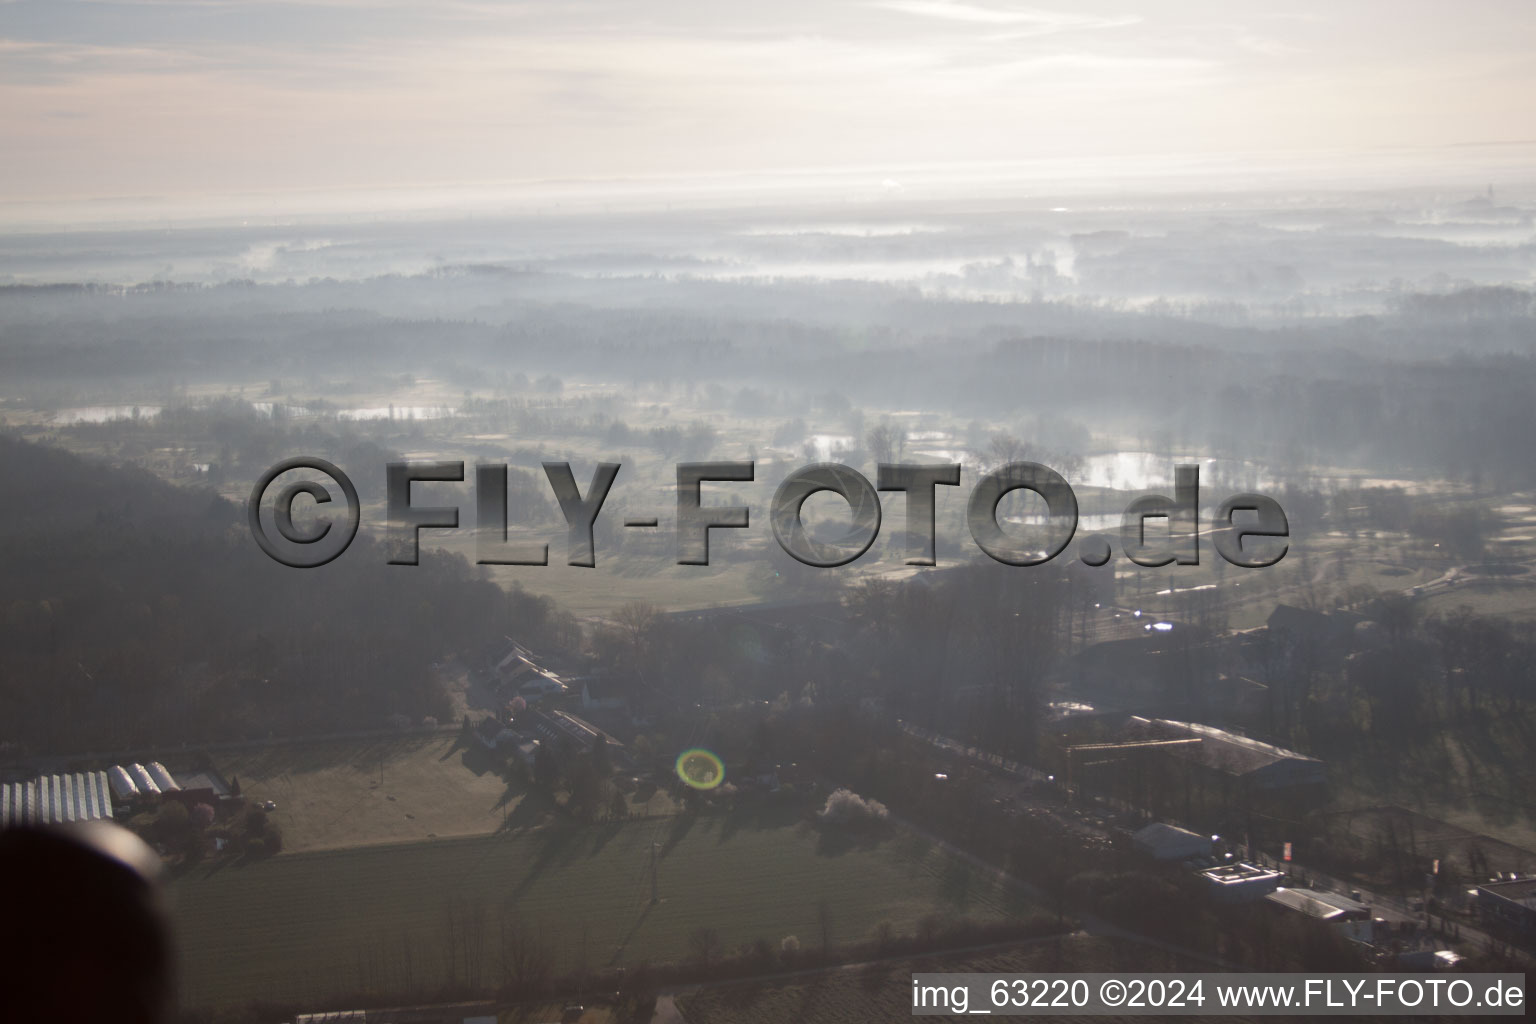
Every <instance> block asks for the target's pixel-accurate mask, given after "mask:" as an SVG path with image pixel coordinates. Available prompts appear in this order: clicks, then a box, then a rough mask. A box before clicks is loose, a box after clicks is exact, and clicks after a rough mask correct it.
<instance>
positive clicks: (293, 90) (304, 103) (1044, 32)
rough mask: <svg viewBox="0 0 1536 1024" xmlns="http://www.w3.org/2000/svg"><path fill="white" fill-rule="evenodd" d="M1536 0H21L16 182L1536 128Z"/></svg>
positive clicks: (721, 164) (323, 183)
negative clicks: (1042, 0)
mask: <svg viewBox="0 0 1536 1024" xmlns="http://www.w3.org/2000/svg"><path fill="white" fill-rule="evenodd" d="M1533 29H1536V3H1533V2H1531V0H1508V2H1494V0H1462V2H1459V3H1444V2H1428V0H1390V2H1388V0H1382V2H1359V3H1352V2H1343V0H1328V2H1309V0H1300V2H1297V0H1284V2H1275V0H1267V2H1262V3H1239V2H1233V0H1223V2H1210V3H1206V2H1195V0H1178V2H1167V3H1096V2H1072V3H1059V4H1054V5H1052V4H1049V3H1046V4H1044V5H1042V6H1034V5H1024V4H1021V3H1015V2H1011V0H974V2H970V0H965V2H959V0H953V2H952V0H771V2H755V3H750V4H749V3H737V2H730V0H698V2H695V0H612V2H608V0H598V2H588V0H559V2H552V3H542V2H539V3H493V2H489V0H481V2H460V0H431V2H424V3H421V4H419V5H411V4H404V3H399V4H396V3H364V2H360V0H359V2H352V0H330V2H321V3H314V4H304V5H301V4H297V3H282V2H266V0H189V2H170V0H166V2H155V0H144V2H118V3H74V2H63V0H44V2H27V0H20V2H15V0H12V2H6V0H0V138H3V139H4V159H3V160H0V200H3V201H8V202H16V201H30V200H39V199H53V198H61V197H69V196H125V195H128V196H132V195H146V194H152V195H178V194H187V193H213V194H217V193H230V192H243V191H267V190H288V189H345V188H361V187H379V186H389V185H401V184H441V183H453V182H502V181H510V180H521V179H537V178H550V177H554V178H565V177H602V178H609V177H630V176H653V175H661V176H673V175H688V174H697V173H735V172H741V171H780V170H788V169H795V168H824V167H866V166H867V167H879V166H884V165H904V164H931V163H944V162H949V161H991V160H1008V161H1013V160H1032V159H1038V158H1071V159H1088V158H1099V157H1135V156H1139V155H1149V154H1211V153H1230V152H1234V151H1238V152H1241V151H1253V150H1275V151H1315V150H1339V149H1343V150H1350V149H1356V148H1364V147H1383V146H1426V145H1427V146H1438V145H1446V144H1454V143H1467V142H1489V141H1512V140H1523V139H1528V138H1530V137H1531V136H1533V135H1536V130H1533V128H1532V126H1533V125H1536V59H1533V54H1536V31H1533Z"/></svg>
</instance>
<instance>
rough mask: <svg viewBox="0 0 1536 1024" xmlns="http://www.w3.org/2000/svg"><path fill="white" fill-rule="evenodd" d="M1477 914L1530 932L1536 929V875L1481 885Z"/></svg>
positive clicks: (1509, 926)
mask: <svg viewBox="0 0 1536 1024" xmlns="http://www.w3.org/2000/svg"><path fill="white" fill-rule="evenodd" d="M1476 906H1477V916H1478V917H1479V918H1480V919H1482V920H1484V921H1489V922H1497V923H1499V924H1501V925H1504V926H1505V927H1507V928H1512V929H1514V930H1515V931H1518V932H1523V933H1525V934H1527V935H1529V934H1532V933H1536V878H1518V879H1515V880H1514V881H1512V882H1485V883H1483V884H1482V885H1480V886H1478V887H1477V904H1476Z"/></svg>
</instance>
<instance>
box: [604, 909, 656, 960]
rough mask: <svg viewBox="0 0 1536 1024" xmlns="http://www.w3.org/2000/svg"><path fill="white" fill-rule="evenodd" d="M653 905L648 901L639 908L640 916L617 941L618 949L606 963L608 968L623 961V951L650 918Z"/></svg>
mask: <svg viewBox="0 0 1536 1024" xmlns="http://www.w3.org/2000/svg"><path fill="white" fill-rule="evenodd" d="M655 905H656V904H654V903H652V902H651V901H650V900H646V901H645V906H644V907H643V908H641V910H640V915H639V916H638V917H636V918H635V923H634V924H632V925H630V926H629V931H627V932H625V933H624V937H623V938H622V939H620V940H619V948H618V949H616V950H614V951H613V959H612V960H610V961H608V966H609V967H615V966H617V965H618V963H619V961H620V960H622V959H623V957H624V951H625V950H627V949H629V944H630V943H631V942H633V941H634V938H635V935H636V934H637V933H638V932H639V931H640V926H641V925H643V924H645V919H646V918H648V917H650V916H651V908H652V907H654V906H655Z"/></svg>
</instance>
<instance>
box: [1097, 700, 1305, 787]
mask: <svg viewBox="0 0 1536 1024" xmlns="http://www.w3.org/2000/svg"><path fill="white" fill-rule="evenodd" d="M1127 732H1128V733H1129V734H1130V735H1132V736H1133V737H1135V738H1139V739H1162V740H1171V739H1197V740H1199V741H1200V742H1199V743H1191V744H1188V745H1185V746H1180V747H1173V748H1169V750H1168V756H1170V757H1176V758H1179V759H1181V760H1186V761H1190V762H1192V763H1194V764H1197V765H1199V766H1200V767H1202V768H1205V769H1207V770H1209V771H1211V772H1214V773H1217V774H1220V775H1224V776H1228V777H1230V778H1234V779H1239V780H1241V781H1242V782H1243V783H1244V785H1245V786H1246V787H1248V788H1249V789H1251V790H1283V789H1298V788H1309V787H1314V786H1323V785H1325V784H1326V783H1327V782H1328V766H1327V765H1326V764H1324V763H1323V762H1322V761H1320V760H1318V759H1317V758H1315V757H1308V756H1307V755H1306V754H1298V753H1297V752H1296V751H1294V750H1286V749H1285V748H1284V747H1277V746H1275V745H1273V744H1271V743H1264V742H1262V741H1260V740H1256V739H1251V738H1250V737H1247V736H1244V735H1242V734H1241V733H1235V732H1229V731H1227V730H1226V729H1218V728H1216V727H1215V726H1213V725H1202V724H1200V723H1198V722H1175V721H1172V720H1170V719H1166V718H1142V717H1140V716H1136V717H1133V718H1131V719H1130V721H1129V722H1128V723H1127Z"/></svg>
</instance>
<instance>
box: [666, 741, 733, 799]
mask: <svg viewBox="0 0 1536 1024" xmlns="http://www.w3.org/2000/svg"><path fill="white" fill-rule="evenodd" d="M677 777H678V778H680V779H682V780H683V781H684V782H686V783H687V784H688V785H690V786H692V787H693V788H694V789H714V788H715V787H716V786H718V785H720V783H722V782H724V781H725V764H724V762H722V761H721V760H720V758H718V757H716V756H715V755H714V754H713V753H711V752H710V751H708V750H705V749H703V748H702V747H695V748H694V749H692V750H685V751H683V752H682V753H681V754H678V755H677Z"/></svg>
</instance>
